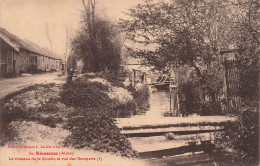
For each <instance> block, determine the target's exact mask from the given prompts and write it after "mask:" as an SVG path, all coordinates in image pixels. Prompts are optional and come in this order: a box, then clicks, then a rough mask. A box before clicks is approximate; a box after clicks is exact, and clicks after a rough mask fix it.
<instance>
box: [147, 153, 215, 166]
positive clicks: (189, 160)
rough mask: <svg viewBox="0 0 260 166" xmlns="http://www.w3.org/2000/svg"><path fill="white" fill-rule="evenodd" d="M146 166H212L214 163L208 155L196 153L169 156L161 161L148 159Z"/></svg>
mask: <svg viewBox="0 0 260 166" xmlns="http://www.w3.org/2000/svg"><path fill="white" fill-rule="evenodd" d="M146 163H147V164H148V165H153V166H162V165H189V166H192V165H204V164H205V165H207V166H211V165H212V166H214V162H213V160H212V157H211V155H210V154H207V153H197V154H190V153H189V154H185V155H181V156H170V157H166V158H163V159H149V160H146Z"/></svg>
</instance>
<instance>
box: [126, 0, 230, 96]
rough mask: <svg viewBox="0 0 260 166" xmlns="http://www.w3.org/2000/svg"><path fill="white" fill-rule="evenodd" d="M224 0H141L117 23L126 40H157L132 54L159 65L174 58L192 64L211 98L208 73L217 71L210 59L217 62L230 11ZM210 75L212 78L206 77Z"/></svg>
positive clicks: (226, 35) (226, 39)
mask: <svg viewBox="0 0 260 166" xmlns="http://www.w3.org/2000/svg"><path fill="white" fill-rule="evenodd" d="M229 4H230V3H228V2H226V1H224V0H218V1H215V0H214V1H213V0H209V1H206V0H173V1H170V2H168V1H167V2H166V1H159V2H158V1H153V0H144V2H143V3H142V4H138V5H137V6H136V7H135V8H133V9H130V12H129V13H127V15H128V16H129V17H130V18H129V19H127V20H121V27H122V28H123V31H124V32H125V33H126V36H127V38H128V39H129V40H132V41H134V42H137V43H142V44H145V45H149V44H157V46H158V47H157V49H156V50H155V51H150V50H148V51H147V50H138V51H136V55H137V56H139V57H142V58H144V59H145V61H147V62H148V63H149V64H150V65H153V66H155V67H157V68H158V69H162V68H164V67H165V65H168V66H170V65H172V64H174V63H175V62H176V61H177V62H178V63H179V64H181V65H186V66H188V67H190V68H193V69H194V70H195V71H196V73H197V77H198V81H199V83H200V84H201V85H202V86H204V89H205V91H207V92H208V95H210V96H211V97H212V99H214V98H215V96H216V94H215V93H217V91H218V90H219V89H220V88H219V87H221V86H220V85H218V86H217V87H218V89H214V86H212V85H213V84H212V81H213V82H214V80H215V79H213V78H212V77H210V75H212V74H213V75H219V74H220V73H215V72H218V71H215V70H211V72H209V71H208V69H213V67H212V65H213V62H220V60H219V59H220V57H219V56H218V55H219V51H220V50H221V49H223V48H227V46H228V45H229V42H230V38H229V29H230V28H231V22H232V21H231V20H232V17H233V16H232V15H231V14H230V6H229ZM209 78H212V79H209Z"/></svg>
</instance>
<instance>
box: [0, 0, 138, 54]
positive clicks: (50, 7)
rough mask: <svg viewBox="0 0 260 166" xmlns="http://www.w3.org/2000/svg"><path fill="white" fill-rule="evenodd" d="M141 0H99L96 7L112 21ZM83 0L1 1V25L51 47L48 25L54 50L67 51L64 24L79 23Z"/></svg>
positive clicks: (21, 35) (19, 35)
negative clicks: (47, 30)
mask: <svg viewBox="0 0 260 166" xmlns="http://www.w3.org/2000/svg"><path fill="white" fill-rule="evenodd" d="M138 1H140V0H97V9H98V11H99V12H101V14H105V15H106V16H108V17H109V18H110V19H112V20H118V19H119V18H121V17H124V16H123V14H122V11H126V10H127V9H128V8H130V7H131V6H133V5H136V4H137V3H138ZM82 10H83V5H82V0H0V26H1V27H2V28H5V29H6V30H7V31H9V32H10V33H13V34H15V35H17V36H18V37H20V38H22V39H24V38H25V39H28V40H31V41H32V42H35V43H37V44H39V45H40V46H42V47H47V48H50V44H49V42H48V39H47V35H46V25H47V24H48V25H49V31H50V34H52V35H53V39H54V41H53V51H54V52H55V53H56V54H58V55H59V56H64V53H65V43H66V42H65V41H66V35H65V29H66V28H65V27H66V25H68V26H69V27H70V29H74V30H75V29H77V28H78V26H79V22H80V15H81V11H82Z"/></svg>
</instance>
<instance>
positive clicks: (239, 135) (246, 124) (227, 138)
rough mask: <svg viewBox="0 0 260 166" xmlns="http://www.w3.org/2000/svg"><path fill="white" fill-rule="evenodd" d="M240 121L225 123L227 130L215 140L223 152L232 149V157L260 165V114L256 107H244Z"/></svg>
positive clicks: (245, 162)
mask: <svg viewBox="0 0 260 166" xmlns="http://www.w3.org/2000/svg"><path fill="white" fill-rule="evenodd" d="M242 109H243V111H242V112H241V113H240V115H239V116H238V121H236V122H235V123H228V124H226V125H225V128H224V130H225V132H224V133H222V134H219V135H218V137H217V139H216V140H215V142H216V145H217V147H218V148H219V150H220V152H221V153H222V151H223V150H226V148H230V149H232V158H233V159H234V160H236V161H240V162H242V163H244V165H258V161H259V151H258V147H259V114H258V111H257V109H256V108H249V107H246V108H242Z"/></svg>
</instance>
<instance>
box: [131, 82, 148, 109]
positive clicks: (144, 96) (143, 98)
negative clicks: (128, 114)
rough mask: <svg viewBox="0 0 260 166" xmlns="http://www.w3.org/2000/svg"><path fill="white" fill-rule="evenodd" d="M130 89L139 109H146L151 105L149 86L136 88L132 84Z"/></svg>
mask: <svg viewBox="0 0 260 166" xmlns="http://www.w3.org/2000/svg"><path fill="white" fill-rule="evenodd" d="M128 91H130V92H131V93H132V95H133V98H134V102H135V103H136V106H137V111H139V110H145V109H147V107H149V96H150V94H149V89H148V87H147V86H143V87H142V88H141V89H139V90H136V89H135V88H134V87H132V86H130V87H129V88H128Z"/></svg>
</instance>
